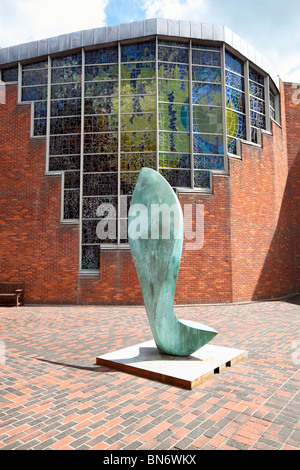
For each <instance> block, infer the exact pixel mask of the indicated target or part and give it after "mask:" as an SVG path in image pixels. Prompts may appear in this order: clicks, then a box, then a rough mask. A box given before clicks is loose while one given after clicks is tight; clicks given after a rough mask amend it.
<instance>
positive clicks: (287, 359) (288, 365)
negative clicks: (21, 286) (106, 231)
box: [0, 297, 300, 451]
mask: <svg viewBox="0 0 300 470" xmlns="http://www.w3.org/2000/svg"><path fill="white" fill-rule="evenodd" d="M176 313H177V316H178V317H179V318H186V319H191V320H196V321H199V322H202V323H206V324H207V325H210V326H212V327H213V328H215V329H217V330H218V331H219V335H218V336H217V337H216V338H214V340H213V342H212V343H213V344H216V345H221V346H228V347H233V348H239V349H245V350H247V351H248V358H247V359H246V360H244V361H242V362H240V363H238V364H236V365H235V366H234V367H232V368H229V369H226V370H225V371H223V372H222V373H221V374H219V375H215V376H214V377H213V378H212V379H210V380H209V381H207V382H205V383H204V384H202V385H200V386H198V387H196V388H195V389H193V390H192V391H190V390H183V389H180V388H176V387H173V386H168V385H164V384H161V383H158V382H154V381H151V380H147V379H142V378H138V377H134V376H131V375H128V374H125V373H122V372H118V371H114V370H111V369H108V368H105V367H102V366H97V365H96V364H95V358H96V356H98V355H102V354H105V353H106V352H110V351H113V350H116V349H119V348H121V347H126V346H130V345H134V344H136V343H139V342H141V341H146V340H148V339H152V335H151V331H150V328H149V326H148V321H147V317H146V313H145V309H144V308H143V307H115V306H113V307H102V306H95V307H93V306H58V307H56V306H33V307H32V306H25V307H20V308H18V309H17V308H15V307H1V308H0V325H1V328H0V341H1V343H0V351H1V352H0V449H1V450H8V449H13V450H16V449H20V450H21V449H34V450H39V449H41V450H42V449H43V450H48V449H54V450H57V449H61V450H63V449H70V450H73V449H100V450H104V449H106V450H113V449H114V450H130V449H132V450H134V449H139V450H142V449H148V450H149V449H150V450H158V449H162V450H190V451H191V450H192V451H196V450H200V449H207V450H211V449H258V450H263V449H269V450H278V449H282V450H298V449H299V448H300V423H299V419H300V393H299V388H300V387H299V385H300V371H299V365H300V364H299V363H300V328H299V327H300V297H297V298H294V299H289V300H286V301H274V302H258V303H249V304H240V305H219V306H213V305H211V306H205V305H202V306H196V307H194V306H185V307H177V308H176Z"/></svg>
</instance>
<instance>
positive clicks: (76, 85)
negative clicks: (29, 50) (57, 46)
mask: <svg viewBox="0 0 300 470" xmlns="http://www.w3.org/2000/svg"><path fill="white" fill-rule="evenodd" d="M81 74H82V56H81V54H73V55H70V56H64V57H59V58H56V59H53V62H52V67H51V105H50V135H49V171H63V172H64V194H63V219H65V220H73V219H78V218H79V198H80V144H81Z"/></svg>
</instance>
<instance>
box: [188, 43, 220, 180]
mask: <svg viewBox="0 0 300 470" xmlns="http://www.w3.org/2000/svg"><path fill="white" fill-rule="evenodd" d="M192 47H193V49H192V62H193V65H192V103H193V152H194V187H195V188H209V187H210V171H209V170H224V149H223V117H222V85H221V56H220V48H218V47H210V46H202V45H201V46H200V45H199V46H198V45H193V46H192Z"/></svg>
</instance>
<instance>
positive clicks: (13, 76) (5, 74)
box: [1, 67, 19, 82]
mask: <svg viewBox="0 0 300 470" xmlns="http://www.w3.org/2000/svg"><path fill="white" fill-rule="evenodd" d="M18 77H19V72H18V67H12V68H9V69H6V70H2V73H1V79H2V81H3V82H17V81H18Z"/></svg>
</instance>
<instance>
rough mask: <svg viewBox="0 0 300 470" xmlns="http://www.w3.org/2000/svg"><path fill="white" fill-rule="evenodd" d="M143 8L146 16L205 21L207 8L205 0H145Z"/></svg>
mask: <svg viewBox="0 0 300 470" xmlns="http://www.w3.org/2000/svg"><path fill="white" fill-rule="evenodd" d="M143 8H144V10H145V15H146V18H155V17H159V18H169V19H177V20H179V19H180V20H190V21H203V15H204V13H205V12H206V10H207V8H206V4H205V1H204V0H146V1H144V2H143ZM203 22H204V21H203Z"/></svg>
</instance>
